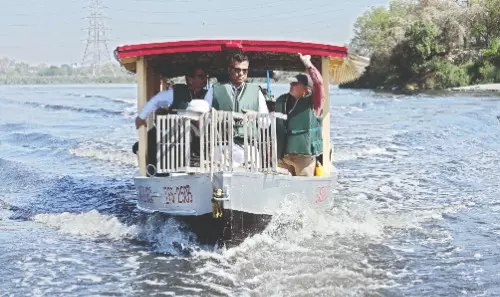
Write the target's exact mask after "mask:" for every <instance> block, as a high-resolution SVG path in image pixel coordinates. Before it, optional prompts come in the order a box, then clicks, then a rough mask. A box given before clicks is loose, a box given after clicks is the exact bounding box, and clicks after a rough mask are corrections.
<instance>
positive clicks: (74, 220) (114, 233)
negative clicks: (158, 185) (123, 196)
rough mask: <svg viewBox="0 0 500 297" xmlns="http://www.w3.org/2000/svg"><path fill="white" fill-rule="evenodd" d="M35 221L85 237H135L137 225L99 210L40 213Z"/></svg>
mask: <svg viewBox="0 0 500 297" xmlns="http://www.w3.org/2000/svg"><path fill="white" fill-rule="evenodd" d="M33 220H34V221H35V222H39V223H43V224H46V225H47V226H49V227H52V228H56V229H58V230H59V231H60V232H62V233H66V234H72V235H78V236H84V237H108V238H111V239H121V238H130V237H135V236H136V234H137V227H136V226H135V225H132V226H127V225H125V224H123V223H121V222H120V221H118V219H117V218H116V217H113V216H109V215H103V214H100V213H99V212H98V211H97V210H91V211H89V212H85V213H68V212H64V213H60V214H39V215H36V216H35V217H33Z"/></svg>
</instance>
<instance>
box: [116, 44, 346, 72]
mask: <svg viewBox="0 0 500 297" xmlns="http://www.w3.org/2000/svg"><path fill="white" fill-rule="evenodd" d="M238 50H239V51H243V52H245V54H247V55H248V56H249V59H250V67H251V68H254V69H273V70H285V71H301V70H303V69H302V68H303V66H301V65H300V63H299V62H300V61H298V59H297V55H296V54H297V53H302V54H304V55H311V56H312V61H313V63H315V64H317V65H318V66H319V64H320V61H321V57H339V58H345V57H346V55H347V48H346V47H342V46H334V45H327V44H317V43H305V42H293V41H269V40H191V41H173V42H162V43H150V44H137V45H125V46H120V47H118V48H117V49H116V56H117V58H118V59H119V60H120V61H121V62H122V64H124V65H125V67H126V68H127V69H128V70H130V71H134V70H135V63H131V62H133V61H134V59H133V58H135V57H140V56H144V57H149V60H150V61H151V62H150V65H153V67H155V68H156V70H157V71H158V72H159V73H161V74H164V75H167V76H177V75H183V74H184V71H185V68H186V66H187V65H188V64H193V63H197V64H202V65H203V66H205V67H206V68H208V69H211V70H212V72H218V71H225V70H223V69H224V68H225V67H226V62H225V61H226V58H227V52H233V51H238ZM131 58H132V59H131ZM127 64H128V65H127ZM132 64H134V65H132Z"/></svg>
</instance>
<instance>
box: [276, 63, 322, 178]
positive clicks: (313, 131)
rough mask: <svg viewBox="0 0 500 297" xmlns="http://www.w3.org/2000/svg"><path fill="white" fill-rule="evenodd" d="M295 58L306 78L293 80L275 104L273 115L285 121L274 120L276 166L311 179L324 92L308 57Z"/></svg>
mask: <svg viewBox="0 0 500 297" xmlns="http://www.w3.org/2000/svg"><path fill="white" fill-rule="evenodd" d="M299 57H300V59H301V61H302V63H303V64H304V66H305V68H306V71H307V73H308V74H309V75H305V74H299V75H297V76H295V77H294V78H293V80H292V82H291V83H290V91H289V92H288V93H287V94H283V95H281V96H280V97H279V98H278V99H277V100H276V112H281V113H283V114H286V115H287V120H280V119H278V120H276V129H277V137H278V139H277V147H278V158H279V159H280V161H279V166H280V167H282V168H286V169H288V171H289V172H290V173H291V174H292V175H293V176H314V168H315V165H316V156H318V155H320V154H321V153H322V151H323V138H322V135H321V122H322V118H321V114H322V109H323V102H324V100H325V91H324V89H323V79H322V77H321V73H320V72H319V71H318V69H316V67H314V65H313V64H312V63H311V56H309V55H305V56H302V55H301V54H299Z"/></svg>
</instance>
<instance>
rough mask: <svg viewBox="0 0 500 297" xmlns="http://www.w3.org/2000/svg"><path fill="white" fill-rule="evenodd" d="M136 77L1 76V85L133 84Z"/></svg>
mask: <svg viewBox="0 0 500 297" xmlns="http://www.w3.org/2000/svg"><path fill="white" fill-rule="evenodd" d="M131 83H135V76H132V75H131V76H99V77H90V76H0V85H70V84H131Z"/></svg>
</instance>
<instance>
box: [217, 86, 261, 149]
mask: <svg viewBox="0 0 500 297" xmlns="http://www.w3.org/2000/svg"><path fill="white" fill-rule="evenodd" d="M213 91H214V98H213V101H212V107H213V108H215V109H217V110H224V111H235V112H242V110H243V109H247V110H254V111H259V92H260V88H259V86H258V85H253V84H245V86H244V87H243V90H242V91H241V93H240V95H239V99H237V100H238V101H237V102H235V100H234V99H235V98H234V91H233V88H232V85H231V84H230V83H224V84H215V85H214V86H213ZM234 127H235V137H236V138H239V139H241V138H242V137H243V135H244V133H243V127H242V126H241V125H235V126H234Z"/></svg>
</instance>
